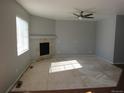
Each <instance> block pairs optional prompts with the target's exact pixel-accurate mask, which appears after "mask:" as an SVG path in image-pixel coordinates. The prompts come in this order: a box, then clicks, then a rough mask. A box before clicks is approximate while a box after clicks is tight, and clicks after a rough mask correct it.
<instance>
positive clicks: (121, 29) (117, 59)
mask: <svg viewBox="0 0 124 93" xmlns="http://www.w3.org/2000/svg"><path fill="white" fill-rule="evenodd" d="M114 63H124V15H118V16H117V17H116V35H115V51H114Z"/></svg>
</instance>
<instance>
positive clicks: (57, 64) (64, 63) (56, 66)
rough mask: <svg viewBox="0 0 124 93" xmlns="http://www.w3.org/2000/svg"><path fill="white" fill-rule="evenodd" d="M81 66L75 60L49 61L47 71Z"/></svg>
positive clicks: (59, 70) (51, 71)
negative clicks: (49, 64)
mask: <svg viewBox="0 0 124 93" xmlns="http://www.w3.org/2000/svg"><path fill="white" fill-rule="evenodd" d="M82 67H83V66H82V65H81V64H80V63H79V62H78V61H77V60H69V61H61V62H54V63H51V66H50V69H49V73H54V72H61V71H67V70H72V69H79V68H82Z"/></svg>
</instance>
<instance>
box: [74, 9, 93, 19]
mask: <svg viewBox="0 0 124 93" xmlns="http://www.w3.org/2000/svg"><path fill="white" fill-rule="evenodd" d="M84 13H86V14H84ZM73 15H74V16H76V17H78V19H79V20H82V19H83V18H88V19H93V18H94V17H93V13H87V12H85V11H80V12H79V13H73Z"/></svg>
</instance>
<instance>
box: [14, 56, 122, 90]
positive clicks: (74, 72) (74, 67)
mask: <svg viewBox="0 0 124 93" xmlns="http://www.w3.org/2000/svg"><path fill="white" fill-rule="evenodd" d="M31 65H32V66H34V67H33V68H32V69H30V68H29V69H28V70H27V72H25V74H24V75H23V76H22V78H21V79H20V80H21V81H23V84H22V86H21V87H20V88H16V87H14V88H13V89H12V91H40V90H62V89H83V88H98V87H115V86H116V85H117V83H118V80H119V77H120V74H121V69H120V68H118V67H115V66H113V65H112V64H110V63H108V62H105V61H103V60H100V59H98V58H96V57H95V56H82V55H76V56H74V55H73V56H56V57H54V58H51V59H46V60H41V61H40V62H35V63H32V64H31Z"/></svg>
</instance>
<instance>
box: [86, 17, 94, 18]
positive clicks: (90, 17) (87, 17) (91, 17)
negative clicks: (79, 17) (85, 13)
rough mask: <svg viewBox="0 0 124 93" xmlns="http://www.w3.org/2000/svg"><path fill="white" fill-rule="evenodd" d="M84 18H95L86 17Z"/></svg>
mask: <svg viewBox="0 0 124 93" xmlns="http://www.w3.org/2000/svg"><path fill="white" fill-rule="evenodd" d="M84 18H94V17H84Z"/></svg>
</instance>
